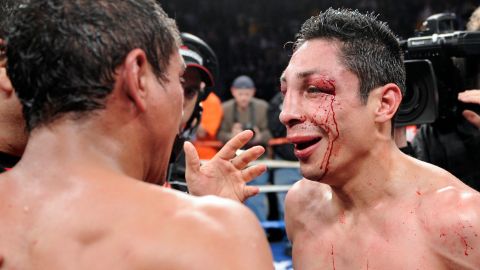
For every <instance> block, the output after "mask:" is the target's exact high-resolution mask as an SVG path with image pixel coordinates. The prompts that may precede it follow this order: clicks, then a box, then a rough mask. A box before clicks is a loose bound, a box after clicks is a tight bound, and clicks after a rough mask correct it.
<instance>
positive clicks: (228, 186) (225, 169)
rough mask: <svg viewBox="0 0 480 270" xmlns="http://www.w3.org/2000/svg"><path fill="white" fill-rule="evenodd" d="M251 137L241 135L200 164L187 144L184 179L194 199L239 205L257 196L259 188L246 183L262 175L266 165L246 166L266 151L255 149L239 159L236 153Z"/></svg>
mask: <svg viewBox="0 0 480 270" xmlns="http://www.w3.org/2000/svg"><path fill="white" fill-rule="evenodd" d="M252 137H253V132H252V131H250V130H245V131H242V132H240V133H239V134H237V135H236V136H235V137H233V138H232V139H231V140H229V141H228V142H227V143H226V144H225V145H224V146H223V147H222V149H220V151H219V152H218V153H217V154H216V155H215V156H214V157H213V158H212V159H211V160H209V161H207V162H205V163H204V164H202V165H201V164H200V159H199V157H198V154H197V151H196V150H195V148H194V146H193V145H192V144H191V143H189V142H186V143H185V145H184V150H185V163H186V172H185V178H186V181H187V185H188V190H189V192H190V193H191V194H193V195H197V196H202V195H217V196H220V197H224V198H230V199H233V200H237V201H240V202H243V201H245V200H246V199H248V198H249V197H251V196H254V195H256V194H257V193H258V187H254V186H247V185H246V183H248V182H249V181H251V180H252V179H253V178H255V177H257V176H259V175H261V174H262V173H263V172H265V170H266V166H265V165H254V166H251V167H247V165H248V164H249V163H250V162H252V161H254V160H256V159H257V158H258V157H260V156H261V155H262V154H263V153H264V152H265V149H264V148H263V147H262V146H254V147H252V148H249V149H248V150H246V151H244V152H243V153H241V154H240V155H238V156H236V154H235V153H236V152H237V150H238V149H240V148H242V147H243V146H244V145H245V144H246V143H247V142H248V141H249V140H250V139H251V138H252Z"/></svg>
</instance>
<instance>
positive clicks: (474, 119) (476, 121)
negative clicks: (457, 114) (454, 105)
mask: <svg viewBox="0 0 480 270" xmlns="http://www.w3.org/2000/svg"><path fill="white" fill-rule="evenodd" d="M462 114H463V116H464V117H465V118H467V120H468V121H469V122H470V123H472V124H473V125H474V126H476V127H477V128H479V129H480V115H478V114H476V113H475V112H473V111H470V110H465V111H463V113H462Z"/></svg>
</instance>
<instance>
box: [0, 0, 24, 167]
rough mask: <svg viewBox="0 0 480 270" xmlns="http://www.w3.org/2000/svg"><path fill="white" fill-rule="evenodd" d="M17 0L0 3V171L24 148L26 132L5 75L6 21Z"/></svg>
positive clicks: (13, 91) (15, 160) (17, 104)
mask: <svg viewBox="0 0 480 270" xmlns="http://www.w3.org/2000/svg"><path fill="white" fill-rule="evenodd" d="M15 4H18V1H14V0H2V2H1V3H0V172H3V171H5V169H7V168H11V167H13V166H14V165H15V164H16V163H17V161H18V160H19V159H20V156H21V155H22V153H23V150H24V149H25V145H26V143H27V134H26V130H25V121H24V120H23V116H22V107H21V105H20V101H19V100H18V98H17V95H16V93H15V90H14V89H13V87H12V84H11V82H10V79H9V78H8V76H7V70H6V64H7V57H6V52H5V41H4V40H5V33H6V30H7V29H6V28H7V22H8V19H9V17H10V16H11V13H12V11H13V8H14V6H15Z"/></svg>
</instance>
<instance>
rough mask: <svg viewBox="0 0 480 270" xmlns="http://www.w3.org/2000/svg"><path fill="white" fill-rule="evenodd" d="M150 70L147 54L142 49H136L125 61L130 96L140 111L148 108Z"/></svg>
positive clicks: (126, 84) (125, 77) (127, 93)
mask: <svg viewBox="0 0 480 270" xmlns="http://www.w3.org/2000/svg"><path fill="white" fill-rule="evenodd" d="M149 72H151V71H150V66H149V64H148V60H147V56H146V54H145V52H144V51H143V50H141V49H134V50H132V51H131V52H129V53H128V54H127V57H125V61H124V68H123V80H124V83H125V85H124V89H125V92H126V95H127V96H128V98H129V99H130V100H131V101H132V102H133V103H134V104H135V106H136V107H137V108H138V109H139V110H140V111H142V112H143V111H145V110H146V109H147V102H146V99H147V75H148V73H149Z"/></svg>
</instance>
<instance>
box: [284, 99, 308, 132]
mask: <svg viewBox="0 0 480 270" xmlns="http://www.w3.org/2000/svg"><path fill="white" fill-rule="evenodd" d="M301 110H302V104H301V103H300V102H299V100H298V99H297V98H296V97H295V95H292V94H289V93H288V92H287V94H286V95H285V97H284V99H283V107H282V112H281V113H280V116H279V118H280V122H282V124H283V125H285V126H286V127H287V128H289V127H292V126H294V125H296V124H298V123H301V122H303V121H305V117H304V116H303V114H302V111H301Z"/></svg>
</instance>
